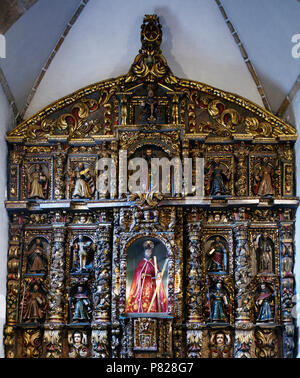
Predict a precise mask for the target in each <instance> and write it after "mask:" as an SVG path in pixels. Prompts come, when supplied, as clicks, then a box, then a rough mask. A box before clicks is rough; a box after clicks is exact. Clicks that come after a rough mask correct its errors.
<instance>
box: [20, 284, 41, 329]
mask: <svg viewBox="0 0 300 378" xmlns="http://www.w3.org/2000/svg"><path fill="white" fill-rule="evenodd" d="M45 313H46V299H45V295H44V294H43V293H42V292H41V291H40V289H39V285H38V284H34V285H33V288H32V290H30V291H29V292H27V293H26V295H25V296H24V299H23V300H22V302H21V318H22V320H24V321H25V323H39V322H41V321H42V320H43V319H44V316H45Z"/></svg>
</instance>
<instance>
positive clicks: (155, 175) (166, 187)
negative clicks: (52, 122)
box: [128, 144, 176, 196]
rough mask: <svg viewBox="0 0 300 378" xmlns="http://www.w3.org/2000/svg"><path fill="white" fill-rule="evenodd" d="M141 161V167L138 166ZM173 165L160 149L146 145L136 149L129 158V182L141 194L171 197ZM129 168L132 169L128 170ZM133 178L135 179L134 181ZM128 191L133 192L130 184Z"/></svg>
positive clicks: (165, 153)
mask: <svg viewBox="0 0 300 378" xmlns="http://www.w3.org/2000/svg"><path fill="white" fill-rule="evenodd" d="M138 159H143V160H141V161H139V160H138ZM142 161H143V163H142V164H143V166H141V165H140V163H141V162H142ZM131 164H132V165H131ZM173 164H174V163H172V159H171V157H170V155H169V154H168V153H167V152H165V151H164V150H163V149H162V148H161V147H159V146H154V145H150V144H146V145H144V146H142V147H139V148H137V149H136V151H135V152H134V153H133V154H132V155H131V156H130V161H129V169H128V175H129V180H130V181H131V183H133V184H135V185H136V186H137V187H140V188H141V189H142V192H145V193H146V192H149V191H150V192H155V193H158V192H160V193H164V194H165V195H169V196H172V195H173V194H174V193H173V192H174V168H175V169H176V167H174V165H173ZM131 167H132V168H133V169H130V168H131ZM146 167H147V168H146ZM135 177H137V180H136V181H135ZM142 181H143V182H142ZM129 189H133V190H132V192H133V193H134V192H135V188H131V187H130V183H129Z"/></svg>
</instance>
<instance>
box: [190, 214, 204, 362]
mask: <svg viewBox="0 0 300 378" xmlns="http://www.w3.org/2000/svg"><path fill="white" fill-rule="evenodd" d="M187 230H188V258H187V271H186V277H187V280H188V282H187V298H186V304H187V347H188V353H187V357H189V358H192V357H201V347H202V330H201V322H202V317H203V316H202V308H203V297H202V290H201V278H202V275H201V249H200V230H201V224H200V222H198V221H196V220H191V222H190V223H188V225H187Z"/></svg>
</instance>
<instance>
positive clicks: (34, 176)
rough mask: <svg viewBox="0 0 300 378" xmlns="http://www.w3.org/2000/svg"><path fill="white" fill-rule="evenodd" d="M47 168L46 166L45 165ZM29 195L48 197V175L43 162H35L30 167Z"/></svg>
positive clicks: (39, 197)
mask: <svg viewBox="0 0 300 378" xmlns="http://www.w3.org/2000/svg"><path fill="white" fill-rule="evenodd" d="M44 169H45V170H46V168H45V167H44ZM28 181H29V188H28V189H29V195H28V198H36V199H46V198H47V189H48V177H47V175H46V174H45V173H44V171H43V167H42V165H41V164H35V165H34V166H33V168H32V167H31V168H30V169H29V177H28Z"/></svg>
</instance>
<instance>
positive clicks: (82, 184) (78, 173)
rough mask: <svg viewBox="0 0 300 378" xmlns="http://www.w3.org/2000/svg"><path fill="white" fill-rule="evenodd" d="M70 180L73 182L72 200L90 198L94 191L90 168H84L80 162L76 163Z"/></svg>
mask: <svg viewBox="0 0 300 378" xmlns="http://www.w3.org/2000/svg"><path fill="white" fill-rule="evenodd" d="M72 178H73V180H74V181H75V187H74V192H73V198H77V199H81V198H91V197H92V195H93V194H94V191H95V183H94V179H93V177H92V174H91V172H90V168H85V166H84V164H83V163H82V162H80V163H78V165H77V167H76V168H75V170H74V172H73V174H72Z"/></svg>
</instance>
